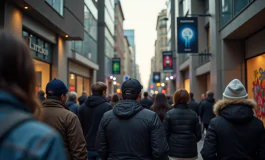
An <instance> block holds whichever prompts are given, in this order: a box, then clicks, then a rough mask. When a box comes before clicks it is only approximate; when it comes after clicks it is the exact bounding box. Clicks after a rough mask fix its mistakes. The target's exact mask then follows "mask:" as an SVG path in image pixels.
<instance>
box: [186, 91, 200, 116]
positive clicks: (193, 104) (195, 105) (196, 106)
mask: <svg viewBox="0 0 265 160" xmlns="http://www.w3.org/2000/svg"><path fill="white" fill-rule="evenodd" d="M188 106H189V109H191V110H193V111H194V112H196V113H197V115H199V104H198V103H197V102H196V101H195V99H194V94H193V93H190V102H189V104H188Z"/></svg>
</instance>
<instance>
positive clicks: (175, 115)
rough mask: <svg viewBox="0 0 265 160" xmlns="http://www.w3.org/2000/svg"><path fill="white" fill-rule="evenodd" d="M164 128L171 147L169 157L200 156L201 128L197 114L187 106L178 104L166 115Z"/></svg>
mask: <svg viewBox="0 0 265 160" xmlns="http://www.w3.org/2000/svg"><path fill="white" fill-rule="evenodd" d="M163 123H164V128H165V132H166V136H167V140H168V145H169V156H171V157H176V158H193V157H196V156H197V155H198V152H197V142H198V141H200V139H201V127H200V124H199V120H198V116H197V114H196V113H195V112H194V111H192V110H190V109H189V108H188V105H187V104H178V105H176V106H174V109H171V110H170V111H168V112H167V113H166V116H165V119H164V122H163Z"/></svg>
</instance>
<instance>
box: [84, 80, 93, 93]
mask: <svg viewBox="0 0 265 160" xmlns="http://www.w3.org/2000/svg"><path fill="white" fill-rule="evenodd" d="M90 85H91V84H90V79H88V78H84V91H86V92H87V94H88V95H90Z"/></svg>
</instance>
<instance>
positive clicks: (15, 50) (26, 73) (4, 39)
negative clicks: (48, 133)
mask: <svg viewBox="0 0 265 160" xmlns="http://www.w3.org/2000/svg"><path fill="white" fill-rule="evenodd" d="M0 46H1V49H0V89H3V90H4V91H6V92H9V93H11V94H13V95H14V96H15V97H16V98H17V99H18V100H19V101H21V102H22V103H24V104H25V105H26V106H27V107H28V109H29V110H30V111H31V112H32V113H33V114H35V116H36V118H38V119H39V118H40V102H39V100H38V98H37V94H36V91H35V87H36V77H35V70H34V68H35V67H34V62H33V60H32V56H31V53H30V51H29V48H28V47H27V45H26V44H25V43H24V42H23V41H22V39H19V38H18V37H16V36H14V35H12V34H11V33H8V32H6V31H3V30H0Z"/></svg>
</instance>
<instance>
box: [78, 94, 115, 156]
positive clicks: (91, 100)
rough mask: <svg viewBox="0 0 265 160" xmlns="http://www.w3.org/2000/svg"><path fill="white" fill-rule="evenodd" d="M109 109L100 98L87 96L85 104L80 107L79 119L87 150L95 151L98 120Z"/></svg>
mask: <svg viewBox="0 0 265 160" xmlns="http://www.w3.org/2000/svg"><path fill="white" fill-rule="evenodd" d="M111 109H112V107H111V105H110V104H109V103H107V101H106V99H105V98H104V97H102V96H89V97H88V98H87V100H86V101H85V103H83V104H82V105H81V106H80V109H79V119H80V122H81V126H82V129H83V134H84V136H85V139H86V148H87V150H89V151H94V150H95V142H96V136H97V131H98V127H99V123H100V120H101V118H102V117H103V114H104V113H105V112H107V111H109V110H111Z"/></svg>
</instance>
